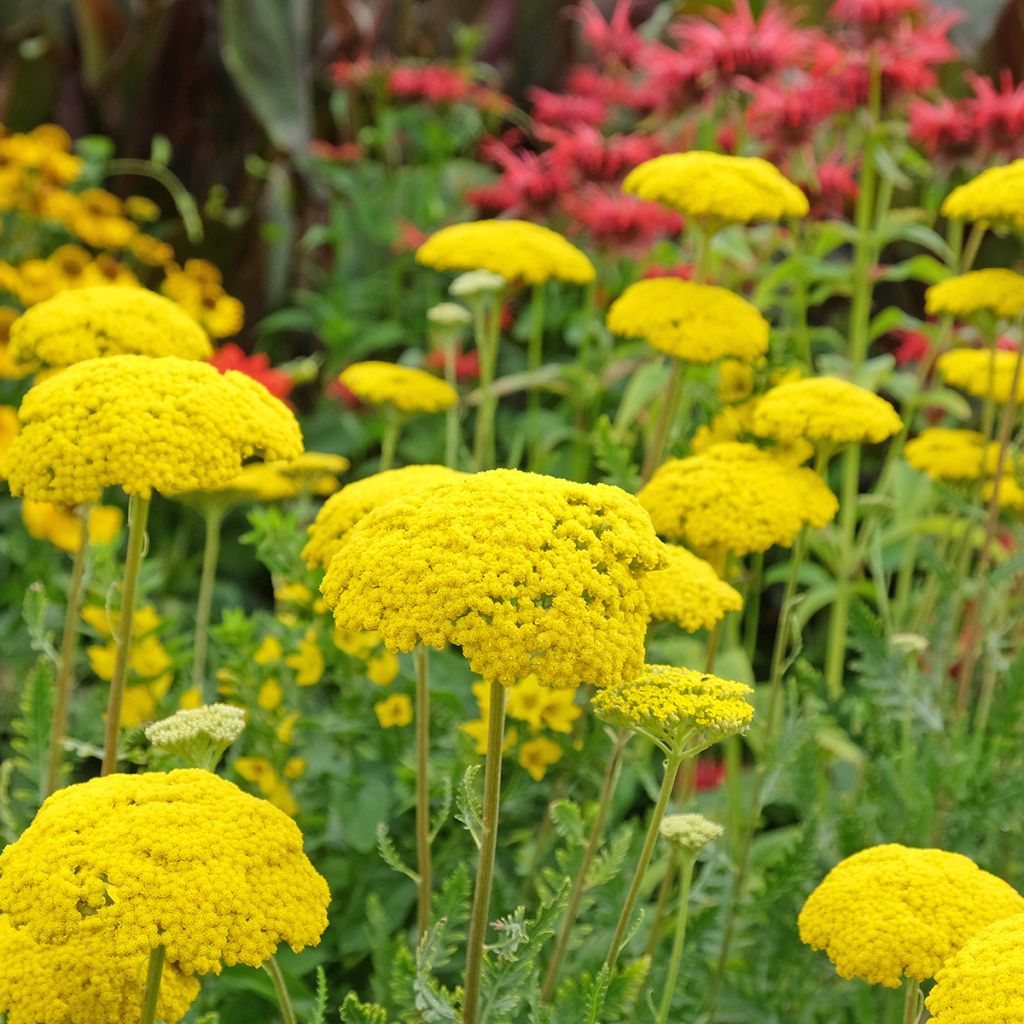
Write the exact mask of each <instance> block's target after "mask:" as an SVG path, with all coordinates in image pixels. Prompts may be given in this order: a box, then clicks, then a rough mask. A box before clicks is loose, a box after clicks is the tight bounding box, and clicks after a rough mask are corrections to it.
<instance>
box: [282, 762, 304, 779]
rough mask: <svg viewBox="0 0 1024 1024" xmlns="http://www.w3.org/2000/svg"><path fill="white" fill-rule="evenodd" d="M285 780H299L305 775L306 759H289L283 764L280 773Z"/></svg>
mask: <svg viewBox="0 0 1024 1024" xmlns="http://www.w3.org/2000/svg"><path fill="white" fill-rule="evenodd" d="M281 774H282V775H284V777H285V778H287V779H300V778H302V776H303V775H305V774H306V759H305V758H304V757H290V758H288V760H287V761H285V764H284V771H283V772H282V773H281Z"/></svg>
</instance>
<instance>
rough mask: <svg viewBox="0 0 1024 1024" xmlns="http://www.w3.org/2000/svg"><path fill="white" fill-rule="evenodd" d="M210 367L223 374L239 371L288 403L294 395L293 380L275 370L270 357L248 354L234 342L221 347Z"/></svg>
mask: <svg viewBox="0 0 1024 1024" xmlns="http://www.w3.org/2000/svg"><path fill="white" fill-rule="evenodd" d="M210 365H211V366H216V367H217V369H218V370H220V372H221V373H226V372H227V371H228V370H237V371H238V372H239V373H244V374H245V375H246V376H247V377H252V379H253V380H255V381H259V382H260V384H262V385H263V386H264V387H265V388H266V389H267V390H268V391H269V392H270V393H271V394H272V395H273V396H274V397H275V398H280V399H281V400H282V401H285V402H286V401H288V396H289V395H290V394H291V393H292V387H293V384H292V379H291V377H289V376H288V374H287V373H285V372H284V371H283V370H275V369H274V368H273V367H272V366H271V365H270V357H269V356H268V355H267V354H266V353H265V352H255V353H253V355H251V356H250V355H246V353H245V352H244V351H243V350H242V349H241V348H240V347H239V346H238V345H236V344H235V343H234V342H228V344H227V345H221V347H220V348H219V349H217V351H216V352H214V354H213V356H212V357H211V358H210Z"/></svg>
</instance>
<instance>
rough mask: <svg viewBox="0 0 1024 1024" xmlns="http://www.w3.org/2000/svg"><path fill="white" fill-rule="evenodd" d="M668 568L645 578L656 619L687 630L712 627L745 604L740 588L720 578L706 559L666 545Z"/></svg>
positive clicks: (654, 618) (649, 574)
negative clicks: (672, 623)
mask: <svg viewBox="0 0 1024 1024" xmlns="http://www.w3.org/2000/svg"><path fill="white" fill-rule="evenodd" d="M664 555H665V568H664V569H658V570H657V571H655V572H652V573H648V574H647V577H646V579H645V580H644V588H645V589H646V591H647V599H648V601H649V602H650V606H651V611H650V614H651V620H652V621H653V622H674V623H675V624H676V625H677V626H679V627H680V628H681V629H685V630H686V631H687V632H688V633H696V632H697V630H698V629H711V627H712V626H714V625H715V624H716V623H717V622H720V621H721V620H722V619H723V618H725V616H726V615H727V614H728V613H729V612H738V611H739V610H740V609H741V608H742V607H743V598H742V597H741V596H740V593H739V591H738V590H735V589H734V588H733V587H730V586H729V584H728V583H726V582H725V580H723V579H720V578H719V576H718V573H716V572H715V570H714V568H713V566H712V565H711V564H710V563H709V562H705V561H704V559H703V558H698V557H697V556H696V555H694V554H692V553H691V552H689V551H687V550H686V548H682V547H679V545H678V544H666V545H665V547H664Z"/></svg>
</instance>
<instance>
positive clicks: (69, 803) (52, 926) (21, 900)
mask: <svg viewBox="0 0 1024 1024" xmlns="http://www.w3.org/2000/svg"><path fill="white" fill-rule="evenodd" d="M41 865H45V866H46V868H45V870H41ZM329 898H330V894H329V893H328V891H327V883H326V882H325V881H324V880H323V879H322V878H321V877H320V875H318V874H317V873H316V871H315V870H314V869H313V865H312V864H310V862H309V860H308V859H307V858H306V855H305V854H304V853H303V851H302V834H301V833H300V832H299V830H298V829H297V828H296V827H295V825H294V823H293V822H292V821H290V820H289V819H288V818H287V817H285V816H284V815H283V814H281V813H280V812H279V811H277V810H275V809H274V808H273V807H271V806H270V805H269V804H268V803H266V802H265V801H262V800H258V799H256V798H255V797H252V796H249V795H248V794H246V793H243V792H242V791H241V790H240V789H239V788H238V787H237V786H235V785H234V784H233V783H230V782H227V781H225V780H224V779H221V778H219V777H218V776H216V775H214V774H212V773H211V772H207V771H203V770H201V769H185V770H181V771H173V772H170V773H164V772H147V773H146V774H144V775H108V776H106V777H105V778H99V779H92V780H91V781H89V782H85V783H82V784H80V785H76V786H69V787H67V788H66V789H62V790H59V791H58V792H56V793H54V794H53V795H52V796H51V797H49V798H48V799H47V800H46V802H45V803H44V804H43V806H42V807H41V808H40V809H39V812H38V813H37V814H36V817H35V820H34V821H33V822H32V824H31V825H30V826H29V827H28V828H27V829H26V830H25V832H24V833H22V835H21V838H20V839H18V840H17V841H16V842H14V843H12V844H11V845H10V846H8V847H7V848H6V849H5V850H4V851H3V853H2V854H0V911H2V912H3V913H5V914H7V915H8V916H9V919H10V921H11V923H12V924H13V925H14V926H15V927H16V928H23V929H25V931H26V933H27V934H28V935H30V936H31V937H32V938H33V939H34V940H35V941H37V942H41V943H63V942H68V941H69V940H73V939H75V938H76V937H78V936H80V935H81V934H82V932H83V926H84V925H85V924H86V923H88V922H89V921H96V922H98V924H100V925H101V926H103V927H105V928H106V929H108V933H109V934H110V936H111V937H110V940H109V948H110V950H111V953H112V954H113V955H116V956H119V957H129V956H140V955H142V956H148V954H149V953H150V951H151V950H153V949H155V948H156V947H157V946H163V947H165V949H166V951H167V959H168V961H170V962H171V963H174V964H177V965H178V966H179V967H180V968H181V969H182V970H183V971H185V972H186V973H199V974H206V973H209V972H211V971H212V972H214V973H219V972H220V969H221V967H222V965H224V964H227V965H232V964H236V963H244V964H249V965H250V966H252V967H258V966H259V965H260V964H262V963H263V962H264V961H265V960H266V959H267V958H268V957H269V956H271V955H272V954H273V953H274V952H275V950H276V949H277V947H278V946H279V945H280V944H281V943H282V942H287V943H288V944H289V945H290V946H291V947H292V948H293V949H295V950H296V951H298V950H300V949H302V948H304V947H305V946H315V945H316V944H317V943H318V942H319V941H320V936H321V935H322V934H323V931H324V929H325V928H326V927H327V903H328V900H329Z"/></svg>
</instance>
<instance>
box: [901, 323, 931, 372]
mask: <svg viewBox="0 0 1024 1024" xmlns="http://www.w3.org/2000/svg"><path fill="white" fill-rule="evenodd" d="M892 336H893V337H894V338H895V339H896V340H897V342H898V343H899V344H897V346H896V348H895V349H894V350H893V353H892V354H893V358H894V359H895V360H896V365H897V366H906V365H907V364H908V363H919V362H920V361H921V360H922V359H925V358H927V357H928V355H929V354H930V353H931V350H932V343H931V342H930V341H929V340H928V336H927V335H926V334H924V333H922V332H921V331H907V330H898V331H893V332H892Z"/></svg>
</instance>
